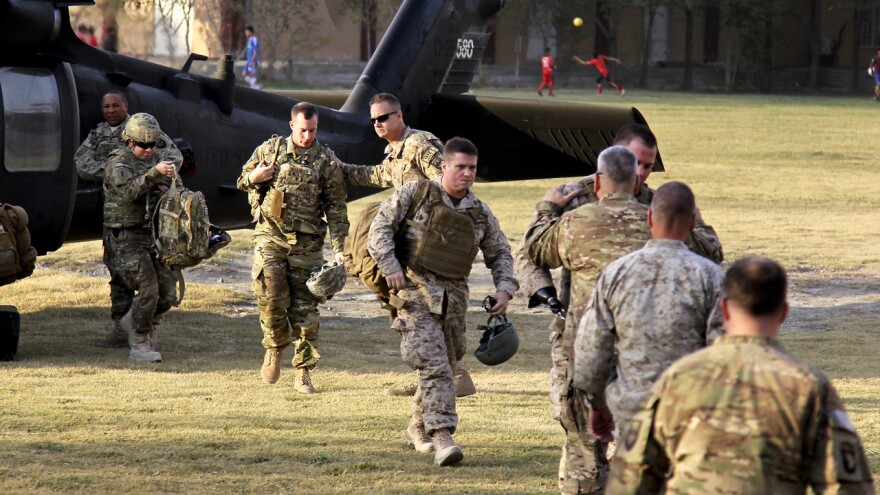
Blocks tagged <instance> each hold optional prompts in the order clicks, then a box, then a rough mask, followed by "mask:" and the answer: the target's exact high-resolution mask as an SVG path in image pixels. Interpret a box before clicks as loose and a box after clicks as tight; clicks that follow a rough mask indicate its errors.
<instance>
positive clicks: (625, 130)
mask: <svg viewBox="0 0 880 495" xmlns="http://www.w3.org/2000/svg"><path fill="white" fill-rule="evenodd" d="M633 139H641V140H642V142H643V143H645V146H647V147H648V148H656V147H657V138H656V137H655V136H654V133H653V132H651V129H650V128H648V126H646V125H644V124H627V125H625V126H623V127H621V128H620V129H618V131H617V134H615V135H614V144H619V145H621V146H626V145H628V144H629V143H630V141H632V140H633Z"/></svg>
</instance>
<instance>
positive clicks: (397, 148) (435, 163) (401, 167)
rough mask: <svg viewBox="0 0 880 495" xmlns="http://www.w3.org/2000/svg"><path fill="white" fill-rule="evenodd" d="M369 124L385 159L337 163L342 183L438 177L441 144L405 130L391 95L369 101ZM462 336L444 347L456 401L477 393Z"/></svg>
mask: <svg viewBox="0 0 880 495" xmlns="http://www.w3.org/2000/svg"><path fill="white" fill-rule="evenodd" d="M370 122H372V123H373V130H374V131H376V135H377V136H379V137H380V138H382V139H384V140H386V141H388V146H386V147H385V159H384V160H382V163H380V164H378V165H375V166H373V165H353V164H348V163H340V166H341V167H342V173H343V175H344V176H345V179H346V180H347V181H349V182H350V183H352V184H353V185H356V186H367V187H395V188H397V187H400V186H402V185H403V184H405V183H407V182H410V181H414V180H419V179H427V180H435V179H438V178H439V177H440V175H442V171H441V170H440V162H441V161H442V160H443V141H441V140H440V139H438V138H437V136H434V135H433V134H431V133H430V132H427V131H420V130H418V129H413V128H411V127H409V126H407V125H406V124H405V123H404V121H403V112H402V111H401V110H400V101H399V100H398V99H397V98H396V97H395V96H394V95H392V94H388V93H379V94H377V95H375V96H373V97H372V98H370ZM456 342H459V343H460V342H463V336H452V335H449V336H447V340H446V345H447V346H449V347H451V348H453V349H455V355H456V363H455V365H454V366H453V371H454V372H455V384H456V391H455V392H456V393H455V395H456V397H466V396H469V395H473V394H475V393H477V389H476V387H474V382H473V381H472V380H471V377H470V374H469V373H468V372H467V369H465V367H464V363H462V359H463V358H464V346H463V345H460V344H456ZM417 385H418V384H417V383H416V382H413V383H411V384H409V385H406V386H404V387H402V388H396V387H391V388H389V389H388V390H387V391H386V392H387V393H388V394H389V395H393V396H412V395H415V393H416V387H417Z"/></svg>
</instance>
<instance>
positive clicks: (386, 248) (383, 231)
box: [367, 181, 418, 277]
mask: <svg viewBox="0 0 880 495" xmlns="http://www.w3.org/2000/svg"><path fill="white" fill-rule="evenodd" d="M417 184H418V181H413V182H409V183H407V184H404V185H403V186H401V187H399V188H398V189H397V191H395V192H394V194H392V195H391V196H389V197H387V198H385V201H382V204H381V205H379V210H378V211H377V212H376V217H375V218H373V223H371V224H370V240H369V242H368V243H367V251H369V252H370V256H372V257H373V259H374V260H376V262H377V263H378V265H379V270H381V271H382V275H383V276H385V277H387V276H388V275H391V274H394V273H397V272H400V271H403V267H401V266H400V262H399V261H398V260H397V257H396V256H395V255H394V249H395V242H394V235H395V234H396V233H397V231H398V229H399V228H400V224H401V223H402V222H403V218H404V216H405V215H406V212H407V210H409V205H410V203H411V202H412V195H413V190H414V189H415V186H416V185H417Z"/></svg>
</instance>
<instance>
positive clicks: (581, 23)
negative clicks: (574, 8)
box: [571, 17, 584, 27]
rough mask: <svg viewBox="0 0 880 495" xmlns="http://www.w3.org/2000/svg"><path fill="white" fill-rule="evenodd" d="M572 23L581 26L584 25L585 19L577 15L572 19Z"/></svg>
mask: <svg viewBox="0 0 880 495" xmlns="http://www.w3.org/2000/svg"><path fill="white" fill-rule="evenodd" d="M571 23H572V24H574V27H581V26H583V25H584V20H583V19H581V18H580V17H575V18H574V19H573V20H572V21H571Z"/></svg>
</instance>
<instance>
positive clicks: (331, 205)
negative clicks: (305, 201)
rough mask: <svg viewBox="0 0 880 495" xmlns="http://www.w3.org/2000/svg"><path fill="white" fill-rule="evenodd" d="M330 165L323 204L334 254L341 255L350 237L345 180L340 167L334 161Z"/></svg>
mask: <svg viewBox="0 0 880 495" xmlns="http://www.w3.org/2000/svg"><path fill="white" fill-rule="evenodd" d="M329 163H330V166H329V168H328V170H327V175H326V176H325V177H324V184H322V186H323V187H322V188H321V203H322V206H323V209H324V214H325V215H326V216H327V223H328V224H329V226H330V243H331V245H332V246H333V252H334V253H341V252H342V250H343V248H344V247H345V238H346V237H348V207H347V206H346V204H345V199H346V193H345V180H344V179H343V178H342V170H341V169H340V168H339V165H338V164H337V163H336V162H335V161H334V160H330V161H329Z"/></svg>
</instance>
